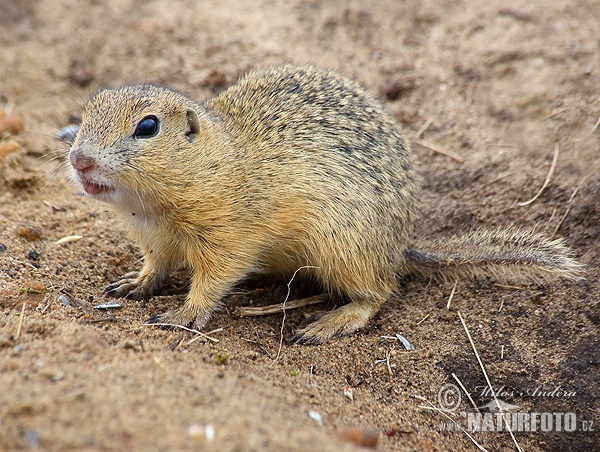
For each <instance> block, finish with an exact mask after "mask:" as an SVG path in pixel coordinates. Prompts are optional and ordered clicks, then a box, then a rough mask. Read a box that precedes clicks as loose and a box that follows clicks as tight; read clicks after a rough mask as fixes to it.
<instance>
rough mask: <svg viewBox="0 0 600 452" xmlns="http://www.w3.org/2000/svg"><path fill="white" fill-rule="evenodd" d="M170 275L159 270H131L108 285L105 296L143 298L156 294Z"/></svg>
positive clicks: (131, 298) (104, 292)
mask: <svg viewBox="0 0 600 452" xmlns="http://www.w3.org/2000/svg"><path fill="white" fill-rule="evenodd" d="M167 279H168V275H167V274H166V273H163V272H159V271H147V272H144V271H142V272H131V273H127V274H126V275H123V278H122V279H120V280H119V281H116V282H114V283H112V284H109V285H108V286H106V288H105V289H104V291H103V292H102V296H103V297H115V298H128V299H130V300H142V299H144V298H149V297H151V296H153V295H155V294H156V293H157V292H158V291H159V290H160V289H161V288H162V287H163V286H164V285H165V283H166V282H167Z"/></svg>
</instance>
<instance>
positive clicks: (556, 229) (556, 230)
mask: <svg viewBox="0 0 600 452" xmlns="http://www.w3.org/2000/svg"><path fill="white" fill-rule="evenodd" d="M588 178H589V176H586V177H584V178H583V179H581V182H579V184H577V187H575V190H573V193H572V194H571V197H570V198H569V200H568V201H567V204H571V202H573V199H575V195H576V194H577V193H578V192H579V189H580V188H581V187H582V186H583V184H584V183H585V182H587V180H588ZM572 207H573V206H569V207H567V210H566V211H565V213H564V215H563V216H562V217H561V219H560V221H559V222H558V224H557V225H556V227H555V228H554V232H552V235H553V236H554V235H556V233H557V232H558V230H559V229H560V227H561V226H562V224H563V222H564V221H565V218H567V215H569V212H570V211H571V208H572Z"/></svg>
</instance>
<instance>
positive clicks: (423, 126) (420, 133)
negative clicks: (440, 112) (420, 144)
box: [413, 118, 433, 140]
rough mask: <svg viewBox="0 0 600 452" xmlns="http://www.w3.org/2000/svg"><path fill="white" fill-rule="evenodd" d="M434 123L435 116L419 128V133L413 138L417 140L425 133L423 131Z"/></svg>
mask: <svg viewBox="0 0 600 452" xmlns="http://www.w3.org/2000/svg"><path fill="white" fill-rule="evenodd" d="M432 123H433V118H429V119H428V120H427V122H426V123H425V124H423V125H422V126H421V128H420V129H419V130H417V133H415V137H414V138H413V139H414V140H417V139H418V138H419V137H420V136H421V135H423V132H425V131H426V130H427V128H428V127H429V126H430V125H431V124H432Z"/></svg>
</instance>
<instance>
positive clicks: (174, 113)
mask: <svg viewBox="0 0 600 452" xmlns="http://www.w3.org/2000/svg"><path fill="white" fill-rule="evenodd" d="M70 160H71V164H72V166H73V178H74V180H75V181H76V183H77V184H79V185H80V186H81V187H82V188H83V190H84V191H85V192H86V193H87V194H88V195H89V196H90V197H91V198H94V199H97V200H102V201H107V202H109V203H110V204H112V206H113V207H114V208H115V211H116V213H117V214H118V215H119V216H120V217H121V219H122V220H123V222H124V223H125V224H126V225H127V226H128V229H129V233H130V235H131V236H132V238H133V239H134V240H135V241H136V242H137V243H138V244H139V245H140V247H141V249H142V251H143V253H144V258H145V261H144V266H143V268H142V270H141V271H140V272H139V273H137V272H136V273H135V274H127V275H125V276H124V278H123V279H121V280H120V281H118V282H116V283H114V284H110V285H109V286H108V287H107V288H106V289H105V291H104V294H105V295H106V296H115V297H127V298H132V299H142V298H145V297H150V296H152V295H154V294H156V293H157V292H158V291H159V290H160V289H161V287H162V286H163V285H164V284H165V282H166V281H167V279H168V275H169V272H170V271H171V270H172V269H173V267H175V266H176V265H178V264H185V265H187V266H188V267H189V268H190V269H191V271H192V279H191V284H190V290H189V293H188V295H187V299H186V301H185V303H184V304H183V306H182V307H181V308H179V309H176V310H174V311H169V312H166V313H164V314H161V315H158V316H154V317H152V318H151V319H150V320H149V321H150V322H161V323H171V324H178V325H187V326H189V325H195V326H196V327H199V328H201V327H203V326H204V325H205V324H206V322H207V321H208V320H209V318H210V316H211V313H212V312H213V310H214V309H215V307H216V306H217V305H218V303H219V301H220V300H221V298H222V297H223V296H224V295H225V294H226V293H227V292H228V291H230V290H231V289H232V287H233V286H234V285H235V284H236V283H237V282H238V281H240V280H241V279H243V278H244V277H246V276H247V275H249V274H250V273H253V272H267V273H278V274H283V275H291V274H292V273H293V272H294V271H295V270H297V269H298V268H300V267H306V269H305V270H304V271H305V272H307V273H309V274H310V275H311V277H314V278H316V279H317V280H318V281H320V282H321V283H322V285H323V287H324V289H325V290H326V291H328V292H330V293H335V294H339V295H342V296H343V297H345V298H346V299H347V300H348V301H349V302H348V303H347V304H345V305H343V306H341V307H338V308H337V309H334V310H333V311H331V312H329V313H328V314H327V315H325V316H323V317H322V318H321V319H319V320H318V321H316V322H314V323H311V324H309V325H308V326H307V327H306V328H304V329H302V330H300V331H298V333H297V334H296V335H295V337H294V339H295V340H297V341H298V342H307V343H319V342H322V341H324V340H326V339H329V338H331V337H332V336H334V335H336V334H349V333H353V332H354V331H356V330H358V329H360V328H363V327H364V326H366V325H367V323H368V321H369V319H371V318H372V317H373V316H374V315H375V314H376V313H377V311H378V310H379V308H380V307H381V305H382V304H383V303H384V302H385V301H386V300H387V299H388V298H390V296H391V295H392V293H393V291H394V290H395V288H396V286H397V278H398V277H399V276H401V275H405V274H407V273H411V272H412V273H414V272H417V273H423V274H426V275H431V274H441V275H443V276H446V277H452V278H456V277H459V276H465V275H466V276H474V277H477V276H481V275H491V276H494V277H499V278H501V279H505V278H510V279H513V278H523V277H524V278H532V277H537V276H544V275H550V276H552V275H557V276H563V277H567V278H575V277H576V276H577V274H578V268H579V265H578V264H577V262H576V261H575V260H574V259H573V258H572V257H571V252H570V250H569V249H568V248H567V247H565V246H564V245H563V243H562V241H561V240H552V239H550V238H548V237H546V236H544V235H542V234H538V233H533V232H524V231H519V230H514V229H510V230H498V231H491V232H490V231H475V232H473V233H469V234H466V235H463V236H459V237H454V238H449V239H447V240H444V241H439V242H432V244H431V248H430V249H431V250H430V251H428V250H423V249H421V248H420V247H419V246H418V245H415V244H413V242H412V238H413V237H412V235H413V225H414V223H415V220H416V218H417V210H418V206H417V199H418V193H419V190H420V178H419V175H418V173H417V171H416V169H415V163H414V159H413V154H412V152H411V149H410V146H409V143H408V142H407V140H406V139H405V138H404V136H403V135H402V131H401V129H400V126H399V125H398V124H397V123H396V122H395V121H394V120H393V119H392V117H391V116H390V115H389V114H387V113H386V112H385V111H384V109H383V108H382V106H381V105H380V104H379V103H378V102H377V101H376V100H375V99H374V98H373V97H372V96H370V95H369V94H368V93H367V92H366V91H365V90H364V89H363V88H361V87H360V86H359V85H358V84H357V83H355V82H353V81H351V80H348V79H347V78H345V77H343V76H341V75H338V74H336V73H334V72H331V71H328V70H324V69H318V68H314V67H295V66H289V65H286V66H280V67H274V68H267V69H263V70H256V71H252V72H250V73H248V74H247V75H246V76H244V77H243V78H242V79H241V80H239V81H238V82H237V83H236V84H234V85H232V86H231V87H229V89H227V90H226V91H225V92H223V93H222V94H220V95H218V96H217V97H214V98H212V99H210V100H208V101H207V102H205V103H197V102H194V101H192V100H190V99H188V98H187V97H185V96H183V95H181V94H179V93H177V92H174V91H171V90H169V89H166V88H162V87H159V86H154V85H147V84H141V85H133V86H124V87H121V88H118V89H107V90H103V91H100V92H98V93H97V94H95V95H94V96H93V97H92V98H91V100H90V101H89V103H88V104H87V105H86V106H85V109H84V111H83V117H82V123H81V126H80V129H79V132H78V133H77V136H76V138H75V140H74V142H73V144H72V147H71V150H70Z"/></svg>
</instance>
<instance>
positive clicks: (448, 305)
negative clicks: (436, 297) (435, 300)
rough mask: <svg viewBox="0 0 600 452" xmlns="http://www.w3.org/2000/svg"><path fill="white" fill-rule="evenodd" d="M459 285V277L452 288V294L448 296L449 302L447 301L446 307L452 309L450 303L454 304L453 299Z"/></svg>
mask: <svg viewBox="0 0 600 452" xmlns="http://www.w3.org/2000/svg"><path fill="white" fill-rule="evenodd" d="M457 285H458V279H457V280H456V282H455V283H454V287H453V288H452V292H450V296H449V297H448V303H446V309H450V305H451V304H452V299H453V298H454V293H455V292H456V286H457Z"/></svg>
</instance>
